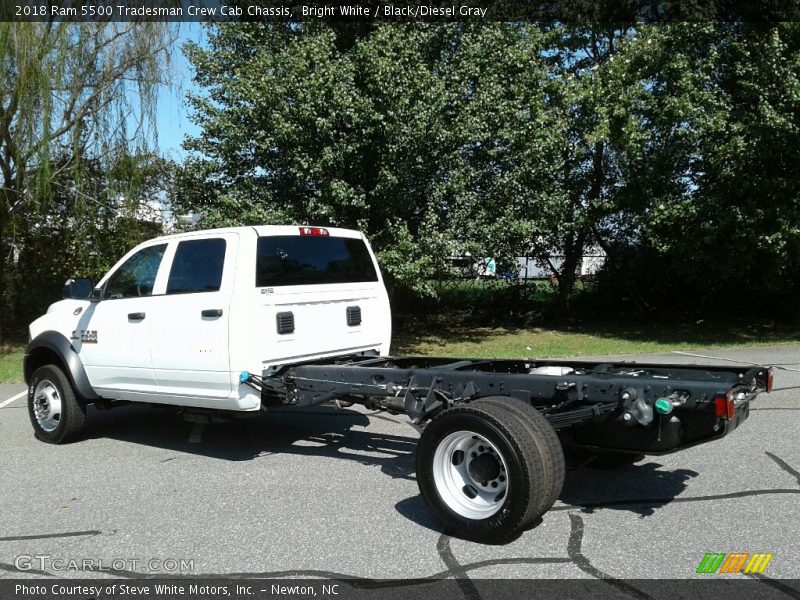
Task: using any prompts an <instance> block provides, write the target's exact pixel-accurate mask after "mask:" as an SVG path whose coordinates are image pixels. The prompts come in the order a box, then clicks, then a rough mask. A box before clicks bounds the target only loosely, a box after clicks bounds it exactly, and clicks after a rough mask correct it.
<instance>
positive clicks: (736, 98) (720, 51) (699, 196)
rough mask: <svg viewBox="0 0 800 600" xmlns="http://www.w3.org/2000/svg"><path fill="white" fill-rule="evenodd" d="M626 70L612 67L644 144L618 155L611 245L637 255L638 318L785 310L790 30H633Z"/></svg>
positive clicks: (792, 221) (794, 106) (789, 272)
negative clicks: (643, 303)
mask: <svg viewBox="0 0 800 600" xmlns="http://www.w3.org/2000/svg"><path fill="white" fill-rule="evenodd" d="M628 59H629V62H628V63H627V64H624V65H623V64H620V65H617V67H618V70H619V74H620V77H621V80H623V81H624V86H625V88H626V89H627V90H629V91H630V94H631V95H632V96H636V98H637V99H636V101H635V102H631V103H630V104H629V114H630V115H631V118H632V122H633V123H635V127H633V129H634V130H635V132H636V133H635V137H639V138H642V137H643V138H644V139H645V143H643V144H640V145H639V147H638V149H637V151H635V152H629V153H628V154H627V155H626V162H625V164H624V172H625V186H624V188H623V189H622V190H621V193H620V198H621V200H620V207H621V209H622V210H623V218H622V219H621V221H622V222H623V223H625V224H626V225H625V227H624V228H619V230H618V232H617V233H618V235H617V239H618V240H620V241H621V242H623V244H622V245H621V246H620V247H622V248H624V247H625V246H627V247H629V248H637V249H638V250H637V251H636V252H635V253H632V252H625V253H624V254H625V256H627V261H628V262H629V263H630V265H629V267H630V268H629V271H630V272H629V277H630V278H631V279H632V280H638V284H637V285H638V287H639V288H640V289H642V290H646V291H650V293H649V294H648V301H649V304H650V305H651V306H662V307H663V306H667V307H671V308H676V307H678V306H682V307H686V306H687V305H689V306H701V307H705V308H708V307H709V306H713V307H717V306H718V305H719V303H720V299H721V298H725V301H724V305H725V306H726V307H728V308H730V307H733V306H734V305H736V304H738V308H744V309H752V307H753V306H758V305H761V306H765V305H769V304H770V303H772V304H773V305H774V304H775V303H776V302H780V301H783V302H791V303H792V304H793V303H794V301H795V298H796V295H797V293H798V292H799V291H800V275H798V272H800V271H799V270H798V267H800V184H799V183H798V180H797V178H796V177H795V176H794V175H793V172H794V170H796V165H797V163H798V159H800V97H798V94H797V90H798V89H800V79H799V78H798V65H800V27H798V25H797V24H796V23H780V24H775V25H763V24H749V23H719V24H714V23H685V24H673V25H669V26H660V27H649V28H642V30H641V32H640V35H639V36H638V38H637V40H636V41H635V43H634V44H632V45H631V48H630V52H629V53H628ZM619 234H622V235H619ZM637 255H638V257H639V259H638V260H636V259H635V257H636V256H637ZM644 257H646V258H647V260H646V261H644V260H643V258H644ZM611 260H612V261H613V260H614V257H613V256H612V257H611ZM689 291H691V294H690V295H689ZM689 296H690V297H689ZM715 309H716V308H715Z"/></svg>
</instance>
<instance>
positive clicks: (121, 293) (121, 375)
mask: <svg viewBox="0 0 800 600" xmlns="http://www.w3.org/2000/svg"><path fill="white" fill-rule="evenodd" d="M166 248H167V244H165V243H161V244H154V245H151V246H146V247H144V248H141V249H140V250H138V251H137V252H135V253H134V254H132V255H131V256H130V257H128V258H127V260H125V261H124V262H123V263H122V264H121V265H120V266H119V267H118V268H117V269H116V270H115V271H114V272H113V273H112V274H111V275H110V276H109V277H108V279H107V281H106V283H105V284H104V285H103V287H102V299H101V300H100V301H99V302H93V303H92V304H91V305H90V306H89V307H88V308H87V309H86V311H85V313H84V315H83V317H82V318H81V320H80V325H79V330H76V331H75V332H73V334H72V338H73V339H72V344H73V346H74V347H75V350H76V351H77V352H78V354H79V355H80V357H81V361H82V362H83V364H84V366H85V368H86V375H87V377H88V378H89V382H90V383H91V385H92V387H93V388H94V389H95V390H96V391H97V393H98V394H99V395H101V396H103V397H106V398H111V399H124V398H126V397H129V396H131V393H136V392H145V393H148V392H149V393H152V392H154V391H156V380H155V376H154V374H153V365H152V360H151V357H150V339H151V335H152V323H153V318H154V315H153V314H152V312H153V310H152V309H153V308H154V307H153V301H154V298H153V289H154V288H155V286H156V282H157V279H158V275H159V272H160V268H161V264H162V259H163V257H164V252H165V250H166Z"/></svg>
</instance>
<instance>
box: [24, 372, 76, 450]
mask: <svg viewBox="0 0 800 600" xmlns="http://www.w3.org/2000/svg"><path fill="white" fill-rule="evenodd" d="M28 415H29V416H30V419H31V425H33V431H34V435H35V436H36V438H37V439H39V440H41V441H43V442H47V443H49V444H63V443H65V442H69V441H72V440H74V439H76V438H77V437H78V436H79V435H80V434H81V433H82V432H83V428H84V424H85V421H86V407H85V406H84V405H83V403H81V402H80V401H79V400H78V398H77V397H76V395H75V391H74V390H73V389H72V384H70V382H69V379H67V376H66V375H65V374H64V372H63V371H62V370H61V369H60V368H58V367H57V366H55V365H45V366H43V367H39V368H38V369H36V370H35V371H34V372H33V375H32V376H31V380H30V385H29V386H28Z"/></svg>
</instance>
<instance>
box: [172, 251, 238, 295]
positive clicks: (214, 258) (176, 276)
mask: <svg viewBox="0 0 800 600" xmlns="http://www.w3.org/2000/svg"><path fill="white" fill-rule="evenodd" d="M224 263H225V240H223V239H219V238H212V239H204V240H187V241H185V242H180V243H179V244H178V248H177V250H176V251H175V258H174V259H173V261H172V268H171V269H170V271H169V280H168V281H167V294H191V293H196V292H216V291H219V288H220V285H222V267H223V264H224Z"/></svg>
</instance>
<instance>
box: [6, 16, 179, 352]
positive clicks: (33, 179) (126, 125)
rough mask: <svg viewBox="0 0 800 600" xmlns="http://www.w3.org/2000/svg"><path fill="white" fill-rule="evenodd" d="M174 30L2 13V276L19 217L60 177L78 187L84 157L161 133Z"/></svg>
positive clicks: (137, 145)
mask: <svg viewBox="0 0 800 600" xmlns="http://www.w3.org/2000/svg"><path fill="white" fill-rule="evenodd" d="M173 39H174V31H173V30H172V29H171V28H170V27H169V26H166V25H165V24H158V23H69V22H66V21H64V22H58V23H55V22H52V21H50V22H46V23H9V22H6V23H0V69H2V72H3V78H4V84H3V86H1V87H0V251H2V258H0V281H3V282H4V283H5V284H8V281H6V277H5V270H6V267H7V266H8V264H9V259H10V258H11V257H12V256H13V255H14V254H15V253H14V252H12V251H11V249H12V247H15V248H17V249H19V243H18V240H16V239H15V232H16V231H17V230H18V226H19V225H20V224H21V223H23V222H24V221H25V220H26V219H27V218H29V217H30V218H32V217H33V216H37V217H39V216H41V215H42V214H47V207H48V206H49V205H50V203H51V202H53V200H54V198H55V197H56V196H58V195H59V194H60V193H61V192H59V191H58V190H54V188H53V183H54V182H55V181H57V180H58V181H62V182H63V181H64V175H65V174H71V175H72V177H70V178H69V181H68V183H65V185H68V186H71V187H74V188H75V189H76V191H80V188H81V181H82V180H81V173H82V172H84V170H85V169H84V165H83V164H82V161H85V160H90V159H92V158H93V157H100V158H102V157H104V156H112V155H115V154H118V153H119V152H120V150H121V151H123V152H126V153H140V152H142V151H144V150H145V149H146V147H147V143H148V142H149V141H151V140H153V139H154V137H155V131H154V130H153V129H152V123H153V116H154V111H155V107H156V96H157V92H158V89H159V86H160V85H162V84H165V83H167V82H168V79H167V77H166V73H167V72H168V63H169V52H168V51H169V47H170V44H171V42H172V41H173ZM4 288H5V290H6V292H9V287H8V286H7V285H6V286H4ZM4 305H5V303H4V302H3V301H2V298H0V339H2V325H3V324H4V323H5V322H6V321H7V318H5V317H6V315H5V314H4V311H3V308H4Z"/></svg>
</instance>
